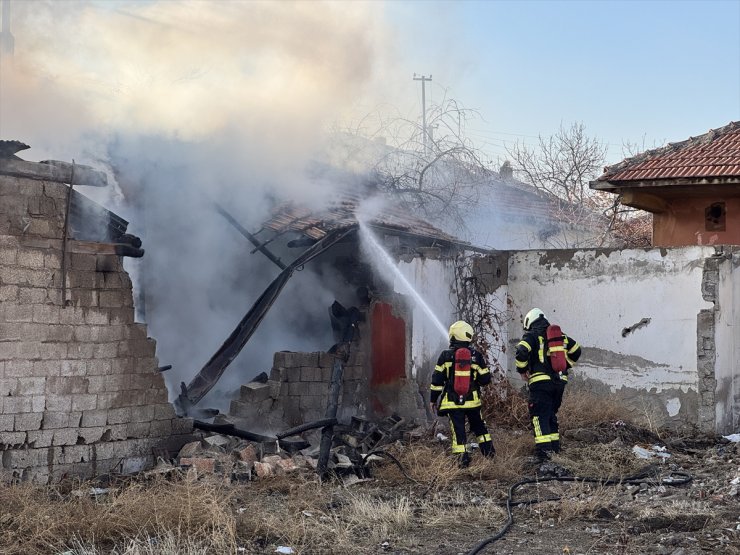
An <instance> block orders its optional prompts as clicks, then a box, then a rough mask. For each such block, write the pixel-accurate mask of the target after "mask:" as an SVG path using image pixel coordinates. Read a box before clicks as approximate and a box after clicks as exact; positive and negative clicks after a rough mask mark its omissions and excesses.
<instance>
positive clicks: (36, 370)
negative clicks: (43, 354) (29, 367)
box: [32, 360, 62, 377]
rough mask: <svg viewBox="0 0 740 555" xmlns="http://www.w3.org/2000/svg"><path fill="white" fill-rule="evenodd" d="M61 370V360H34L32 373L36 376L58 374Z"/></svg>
mask: <svg viewBox="0 0 740 555" xmlns="http://www.w3.org/2000/svg"><path fill="white" fill-rule="evenodd" d="M61 371H62V361H61V360H35V361H34V362H33V371H32V373H33V375H34V376H38V377H48V376H59V375H60V374H61Z"/></svg>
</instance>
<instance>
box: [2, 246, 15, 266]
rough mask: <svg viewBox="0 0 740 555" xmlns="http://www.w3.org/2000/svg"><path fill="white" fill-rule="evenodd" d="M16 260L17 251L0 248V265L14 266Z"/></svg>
mask: <svg viewBox="0 0 740 555" xmlns="http://www.w3.org/2000/svg"><path fill="white" fill-rule="evenodd" d="M17 260H18V249H12V248H0V264H2V265H4V266H15V264H16V261H17Z"/></svg>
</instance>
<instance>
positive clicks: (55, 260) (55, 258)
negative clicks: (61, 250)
mask: <svg viewBox="0 0 740 555" xmlns="http://www.w3.org/2000/svg"><path fill="white" fill-rule="evenodd" d="M61 267H62V255H61V254H55V253H44V268H50V269H52V270H58V269H60V268H61Z"/></svg>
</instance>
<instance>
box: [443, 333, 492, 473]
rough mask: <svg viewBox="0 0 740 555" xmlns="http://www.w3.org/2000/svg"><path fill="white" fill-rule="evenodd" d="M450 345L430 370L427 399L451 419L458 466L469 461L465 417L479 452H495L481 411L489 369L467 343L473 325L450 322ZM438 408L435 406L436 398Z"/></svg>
mask: <svg viewBox="0 0 740 555" xmlns="http://www.w3.org/2000/svg"><path fill="white" fill-rule="evenodd" d="M449 336H450V346H449V348H448V349H445V350H444V351H442V354H440V355H439V359H438V360H437V365H436V366H435V368H434V373H433V374H432V385H431V395H430V402H431V407H432V412H434V411H435V410H437V414H439V415H440V416H442V415H447V416H448V417H449V419H450V433H451V438H452V452H453V453H454V454H457V455H460V466H462V467H466V466H468V465H469V464H470V454H469V453H468V451H467V447H466V446H467V439H466V433H465V420H466V418H467V421H468V423H469V424H470V431H471V432H472V433H473V434H475V436H476V438H477V440H478V447H479V448H480V451H481V454H483V455H484V456H486V457H492V456H493V455H494V452H495V451H494V448H493V442H492V441H491V434H490V433H488V428H487V427H486V423H485V422H484V421H483V416H482V415H481V399H480V393H481V392H480V389H481V387H482V386H484V385H487V384H489V383H491V372H490V370H489V369H488V364H487V363H486V359H485V358H484V356H483V355H482V354H481V353H479V352H478V351H476V350H475V349H474V348H472V347H471V346H470V342H471V341H472V339H473V328H472V326H470V324H468V323H467V322H463V321H461V320H460V321H457V322H455V323H454V324H452V325H451V326H450V333H449ZM438 401H439V408H438V409H437V402H438Z"/></svg>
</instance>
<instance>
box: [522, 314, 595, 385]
mask: <svg viewBox="0 0 740 555" xmlns="http://www.w3.org/2000/svg"><path fill="white" fill-rule="evenodd" d="M549 325H550V323H549V322H548V321H547V320H545V319H544V318H541V319H540V320H538V321H536V322H535V323H534V324H532V329H530V330H529V331H528V332H526V333H525V334H524V337H522V340H521V341H520V342H519V343H517V346H516V354H515V361H516V370H517V372H519V373H520V374H523V373H524V372H529V381H528V383H529V385H531V384H533V383H537V382H542V381H547V380H560V381H563V382H567V381H568V370H569V369H570V368H572V367H573V365H574V364H575V363H576V361H577V360H578V359H579V358H580V356H581V346H580V345H579V344H578V342H577V341H576V340H575V339H573V338H572V337H568V336H567V335H565V334H563V347H564V349H565V361H566V370H565V371H564V372H562V373H561V374H560V375H558V373H557V372H556V371H555V370H553V369H552V365H551V364H550V357H549V356H548V352H547V335H546V330H547V326H549Z"/></svg>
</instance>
